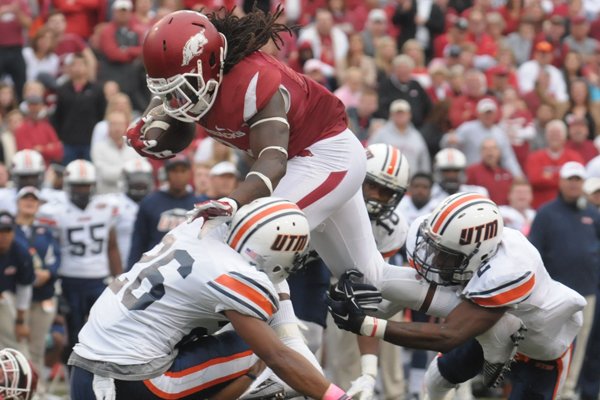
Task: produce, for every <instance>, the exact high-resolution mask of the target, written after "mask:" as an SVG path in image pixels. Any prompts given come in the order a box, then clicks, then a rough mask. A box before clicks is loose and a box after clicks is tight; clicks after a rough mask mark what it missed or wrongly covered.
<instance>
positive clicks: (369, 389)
mask: <svg viewBox="0 0 600 400" xmlns="http://www.w3.org/2000/svg"><path fill="white" fill-rule="evenodd" d="M358 393H360V396H359V397H358V400H372V399H374V398H375V377H373V376H372V375H369V374H364V375H361V376H359V377H358V379H356V380H354V381H352V386H350V389H348V391H347V392H346V394H347V395H348V396H350V397H352V398H354V395H356V394H358Z"/></svg>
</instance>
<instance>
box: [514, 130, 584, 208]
mask: <svg viewBox="0 0 600 400" xmlns="http://www.w3.org/2000/svg"><path fill="white" fill-rule="evenodd" d="M545 136H546V142H547V144H548V147H546V148H543V149H540V150H538V151H534V152H532V153H530V154H529V157H527V167H526V170H525V172H526V174H527V179H529V182H530V183H531V187H532V188H533V203H532V206H533V208H535V209H538V208H539V207H540V206H541V205H542V204H544V203H546V202H547V201H550V200H554V198H555V197H556V194H557V193H558V181H559V175H558V174H559V171H560V167H562V166H563V164H565V163H566V162H568V161H577V162H579V163H583V162H584V160H583V157H581V155H579V153H577V152H576V151H574V150H571V149H568V148H566V142H567V127H566V125H565V123H564V122H563V121H561V120H553V121H550V122H549V123H548V125H546V132H545Z"/></svg>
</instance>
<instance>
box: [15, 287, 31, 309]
mask: <svg viewBox="0 0 600 400" xmlns="http://www.w3.org/2000/svg"><path fill="white" fill-rule="evenodd" d="M32 296H33V286H31V285H19V284H17V289H16V293H15V306H16V309H17V310H19V311H27V310H29V307H30V306H31V297H32Z"/></svg>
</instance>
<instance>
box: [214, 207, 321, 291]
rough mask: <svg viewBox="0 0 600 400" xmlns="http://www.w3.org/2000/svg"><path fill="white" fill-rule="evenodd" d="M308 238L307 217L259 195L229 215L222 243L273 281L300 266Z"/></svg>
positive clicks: (277, 281) (281, 278) (297, 210)
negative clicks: (230, 219) (258, 197)
mask: <svg viewBox="0 0 600 400" xmlns="http://www.w3.org/2000/svg"><path fill="white" fill-rule="evenodd" d="M309 240H310V229H309V225H308V220H307V219H306V216H305V215H304V213H303V212H302V211H301V210H300V208H298V206H297V205H296V204H294V203H291V202H289V201H287V200H283V199H279V198H276V197H263V198H260V199H257V200H254V201H253V202H251V203H250V204H246V205H245V206H243V207H241V208H240V209H239V210H238V211H237V212H236V213H235V214H234V216H233V219H232V221H231V225H230V227H229V231H228V233H227V237H226V242H227V244H229V246H231V248H233V249H234V250H235V251H237V252H238V253H240V254H241V255H242V256H243V257H244V258H245V259H246V260H247V261H248V262H249V263H250V264H252V265H254V266H256V268H257V269H258V270H260V271H263V272H264V273H266V274H267V276H268V277H269V278H270V279H271V281H272V282H273V283H279V282H281V281H283V280H284V279H285V278H287V277H288V275H289V274H290V273H292V272H295V271H296V270H298V269H299V268H301V267H302V266H303V264H304V263H303V261H304V256H305V254H306V249H307V248H308V242H309Z"/></svg>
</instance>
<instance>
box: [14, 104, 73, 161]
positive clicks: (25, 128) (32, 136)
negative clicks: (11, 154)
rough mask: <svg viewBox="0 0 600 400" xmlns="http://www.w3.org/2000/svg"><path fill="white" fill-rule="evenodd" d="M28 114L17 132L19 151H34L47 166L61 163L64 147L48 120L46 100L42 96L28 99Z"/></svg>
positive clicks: (16, 139) (16, 138)
mask: <svg viewBox="0 0 600 400" xmlns="http://www.w3.org/2000/svg"><path fill="white" fill-rule="evenodd" d="M25 102H26V104H27V113H26V114H25V119H24V121H23V123H22V124H21V125H20V126H19V127H18V128H17V129H16V130H15V132H14V134H15V141H16V143H17V151H20V150H23V149H32V150H35V151H37V152H39V153H40V154H41V155H42V156H43V157H44V161H45V163H46V165H50V164H51V163H53V162H57V163H58V162H61V161H62V158H63V145H62V143H61V142H60V140H59V139H58V136H57V135H56V131H55V130H54V128H53V127H52V125H50V123H49V122H48V120H47V119H46V113H45V111H44V108H45V105H44V99H43V98H42V97H40V96H31V97H26V98H25Z"/></svg>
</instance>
